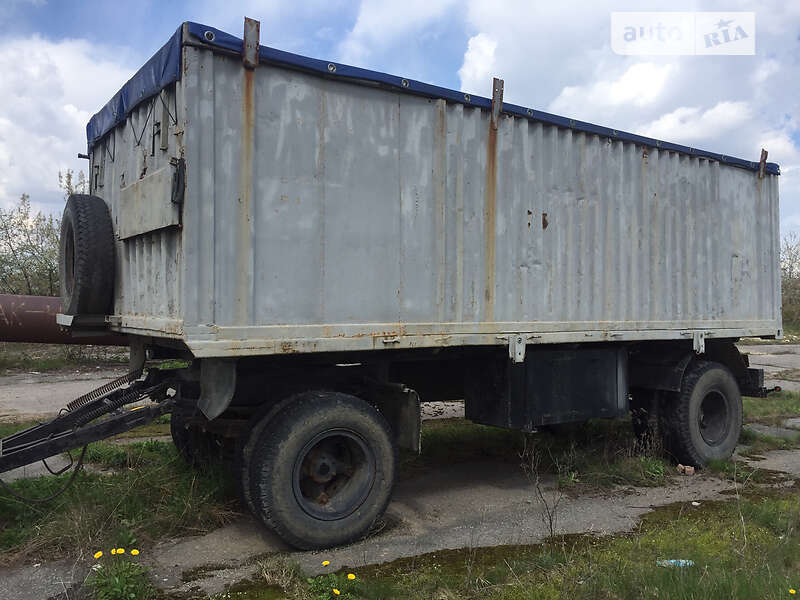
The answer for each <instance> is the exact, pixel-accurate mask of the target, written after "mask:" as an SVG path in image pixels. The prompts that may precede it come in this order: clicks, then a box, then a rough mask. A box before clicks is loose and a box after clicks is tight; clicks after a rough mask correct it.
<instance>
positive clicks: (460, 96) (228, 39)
mask: <svg viewBox="0 0 800 600" xmlns="http://www.w3.org/2000/svg"><path fill="white" fill-rule="evenodd" d="M186 27H187V31H188V34H189V36H191V38H192V39H193V41H194V42H195V43H196V42H202V43H204V44H207V45H208V46H212V47H214V46H215V47H218V48H223V49H225V50H232V51H234V52H239V53H241V51H242V40H241V38H238V37H236V36H233V35H231V34H229V33H225V32H224V31H220V30H219V29H216V28H214V27H209V26H207V25H201V24H199V23H186ZM182 29H183V25H182V26H181V27H178V29H177V30H176V31H175V33H174V34H173V35H172V37H171V38H170V39H169V41H168V42H167V43H166V44H164V46H163V47H162V48H161V49H160V50H159V51H158V52H156V53H155V54H154V55H153V56H152V58H150V60H148V61H147V62H146V63H145V64H144V66H143V67H142V68H141V69H139V71H138V72H137V73H136V74H135V75H134V76H133V77H131V79H130V80H129V81H128V82H127V83H126V84H125V85H124V86H122V89H121V90H120V91H118V92H117V93H116V94H115V95H114V97H113V98H112V99H111V100H110V101H109V102H108V104H106V105H105V106H104V107H103V108H102V109H101V110H100V112H98V113H97V114H96V115H94V116H93V117H92V118H91V120H90V121H89V123H88V125H86V139H87V141H88V144H89V149H90V150H91V148H92V146H93V145H94V144H95V143H96V142H97V141H98V140H99V139H100V138H102V137H103V136H104V135H105V134H106V133H107V132H109V131H110V130H111V129H113V128H114V127H116V126H117V125H118V124H119V123H121V122H123V121H124V120H125V119H126V118H127V116H128V114H130V111H131V110H133V108H134V107H135V106H136V105H137V104H139V103H140V102H142V101H144V100H147V99H148V98H151V97H152V96H154V95H155V94H157V93H158V92H160V91H161V90H162V89H164V88H165V87H167V86H168V85H170V84H172V83H174V82H175V81H178V79H180V76H181V68H180V65H181V46H182V44H183V40H182V39H181V36H182ZM258 58H259V61H263V62H266V63H272V64H279V65H284V66H287V67H290V68H294V69H302V70H304V71H311V72H316V73H319V74H320V75H324V76H326V77H333V78H336V79H345V80H350V81H353V82H358V81H367V82H370V83H372V84H374V83H378V84H380V85H383V86H386V87H391V88H394V89H395V90H396V91H398V92H406V93H409V94H416V95H418V96H425V97H428V98H437V99H438V98H442V99H444V100H447V101H450V102H459V103H461V104H466V105H468V106H477V107H480V108H485V109H490V108H491V106H492V100H491V99H490V98H484V97H483V96H474V95H471V94H465V93H464V92H459V91H457V90H451V89H448V88H443V87H439V86H436V85H431V84H429V83H424V82H422V81H416V80H414V79H406V78H403V77H398V76H397V75H390V74H388V73H381V72H379V71H371V70H369V69H362V68H359V67H352V66H350V65H344V64H341V63H333V62H328V61H325V60H319V59H316V58H309V57H306V56H301V55H299V54H293V53H291V52H284V51H282V50H276V49H275V48H269V47H267V46H259V49H258ZM502 112H503V113H504V114H509V115H514V116H515V117H522V118H527V119H532V120H534V121H541V122H543V123H548V124H551V125H557V126H558V127H566V128H569V129H574V130H576V131H583V132H586V133H592V134H596V135H600V136H603V137H608V138H611V139H616V140H622V141H626V142H634V143H637V144H642V145H644V146H649V147H652V148H658V149H660V150H667V151H672V152H680V153H683V154H690V155H692V156H702V157H705V158H709V159H712V160H716V161H719V162H721V163H724V164H730V165H735V166H737V167H742V168H745V169H751V170H757V169H758V166H759V164H758V162H753V161H749V160H744V159H741V158H735V157H733V156H727V155H724V154H718V153H716V152H708V151H707V150H700V149H698V148H691V147H689V146H683V145H681V144H673V143H671V142H664V141H661V140H657V139H654V138H649V137H645V136H642V135H636V134H635V133H628V132H626V131H620V130H617V129H612V128H610V127H604V126H602V125H594V124H593V123H587V122H585V121H578V120H575V119H570V118H568V117H561V116H559V115H554V114H551V113H546V112H542V111H540V110H534V109H532V108H526V107H523V106H517V105H516V104H508V103H506V102H504V103H503V111H502ZM766 171H767V173H771V174H775V175H778V174H780V167H779V166H778V165H777V164H776V163H767V165H766Z"/></svg>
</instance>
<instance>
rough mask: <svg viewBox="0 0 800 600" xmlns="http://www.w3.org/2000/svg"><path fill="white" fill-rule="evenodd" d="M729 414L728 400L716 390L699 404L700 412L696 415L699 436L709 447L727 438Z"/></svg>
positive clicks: (709, 393)
mask: <svg viewBox="0 0 800 600" xmlns="http://www.w3.org/2000/svg"><path fill="white" fill-rule="evenodd" d="M729 412H730V411H729V408H728V399H727V398H726V397H725V395H724V394H722V393H721V392H718V391H717V390H712V391H710V392H708V393H707V394H706V395H705V396H704V397H703V400H702V402H700V410H699V412H698V415H697V419H698V423H699V425H700V435H701V436H702V437H703V441H704V442H705V443H706V444H708V445H709V446H717V445H719V444H721V443H722V442H723V441H724V440H725V438H726V437H727V436H728V429H729V427H730V419H729V418H728V414H729Z"/></svg>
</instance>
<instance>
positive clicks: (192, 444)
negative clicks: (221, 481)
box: [169, 409, 222, 468]
mask: <svg viewBox="0 0 800 600" xmlns="http://www.w3.org/2000/svg"><path fill="white" fill-rule="evenodd" d="M192 414H193V413H192V411H187V410H184V409H176V410H174V411H172V416H171V417H170V420H169V431H170V433H171V434H172V442H173V443H174V444H175V448H176V449H177V450H178V454H180V455H181V457H182V458H183V460H185V461H186V463H187V464H188V465H190V466H193V467H198V468H202V467H205V466H208V465H209V464H211V463H213V462H216V461H217V460H219V459H220V458H221V457H222V448H221V446H220V444H219V443H217V440H216V438H215V437H214V435H213V434H211V433H209V432H207V431H203V430H202V429H201V428H200V427H198V426H197V425H190V424H189V419H190V418H191V416H192Z"/></svg>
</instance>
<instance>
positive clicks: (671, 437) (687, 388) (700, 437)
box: [664, 361, 742, 467]
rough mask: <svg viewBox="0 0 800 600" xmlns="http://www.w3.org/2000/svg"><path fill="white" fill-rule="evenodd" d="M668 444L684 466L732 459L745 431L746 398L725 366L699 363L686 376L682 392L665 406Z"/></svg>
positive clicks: (665, 442) (666, 439)
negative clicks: (743, 400) (743, 411)
mask: <svg viewBox="0 0 800 600" xmlns="http://www.w3.org/2000/svg"><path fill="white" fill-rule="evenodd" d="M664 410H665V411H666V418H665V435H664V444H665V446H666V449H667V451H668V452H669V453H670V454H671V455H672V456H673V457H674V458H675V459H676V460H677V461H678V462H680V463H682V464H685V465H693V466H696V467H704V466H705V465H706V464H708V462H709V461H710V460H724V459H727V458H730V456H731V454H733V451H734V450H735V449H736V444H737V443H738V441H739V433H740V431H741V429H742V395H741V392H740V391H739V385H738V384H737V383H736V379H735V378H734V376H733V374H732V373H731V372H730V371H729V370H728V369H727V368H726V367H725V366H723V365H721V364H719V363H714V362H707V361H698V362H695V363H693V364H692V365H690V366H689V368H688V369H687V370H686V372H685V373H684V376H683V382H682V384H681V391H680V393H678V394H675V395H674V397H673V398H670V401H669V402H667V403H665V405H664Z"/></svg>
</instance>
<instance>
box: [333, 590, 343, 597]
mask: <svg viewBox="0 0 800 600" xmlns="http://www.w3.org/2000/svg"><path fill="white" fill-rule="evenodd" d="M341 593H342V592H340V591H339V590H337V589H336V588H333V595H334V596H338V595H339V594H341Z"/></svg>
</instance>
